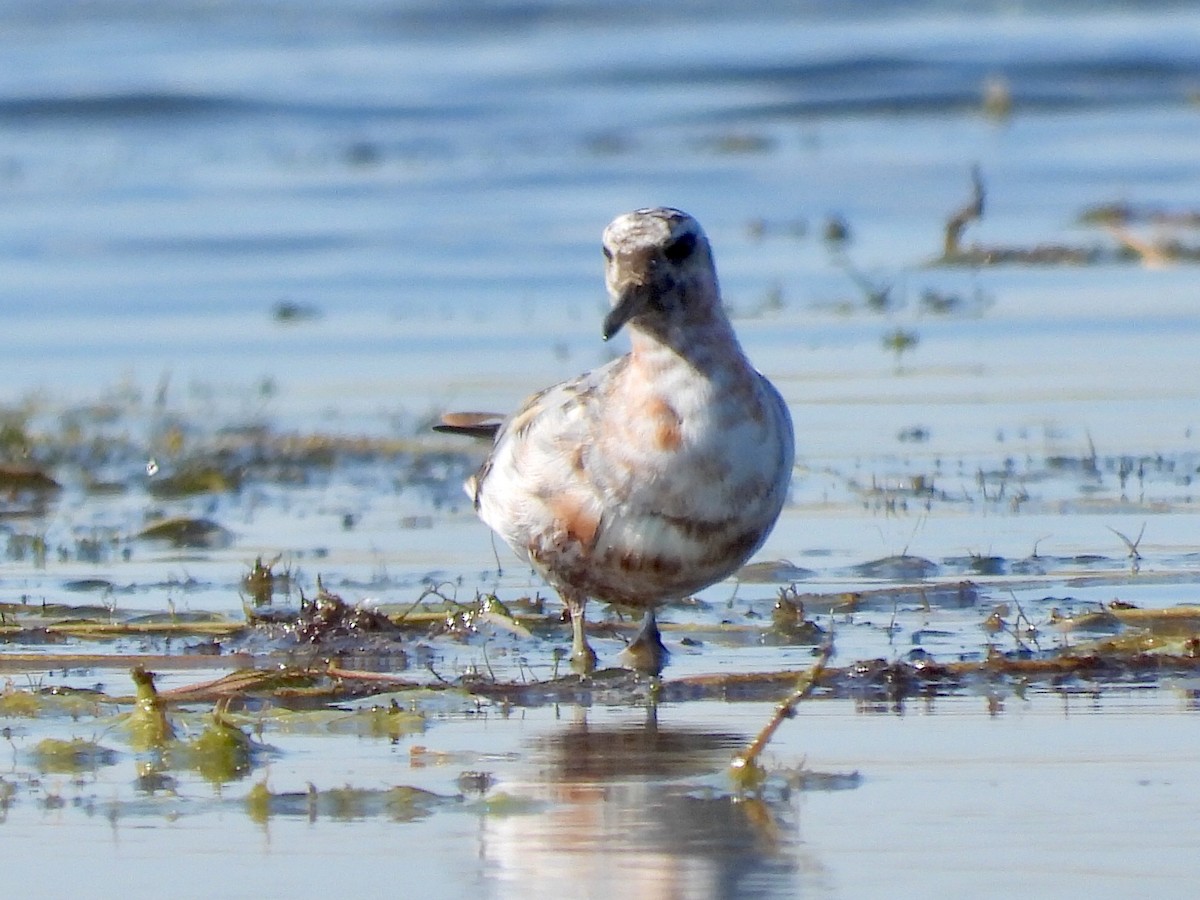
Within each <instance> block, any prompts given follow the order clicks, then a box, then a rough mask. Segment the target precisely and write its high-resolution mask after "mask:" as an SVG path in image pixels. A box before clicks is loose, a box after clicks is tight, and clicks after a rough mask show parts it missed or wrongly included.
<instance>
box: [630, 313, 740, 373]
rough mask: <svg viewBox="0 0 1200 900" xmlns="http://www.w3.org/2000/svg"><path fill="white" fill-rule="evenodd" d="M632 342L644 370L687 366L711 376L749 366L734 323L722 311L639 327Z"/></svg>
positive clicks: (635, 360) (635, 359) (632, 331)
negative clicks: (735, 332)
mask: <svg viewBox="0 0 1200 900" xmlns="http://www.w3.org/2000/svg"><path fill="white" fill-rule="evenodd" d="M630 342H631V344H632V353H631V357H632V362H633V364H634V365H635V366H637V367H639V368H641V369H643V371H649V372H653V371H655V370H666V369H671V368H675V367H678V366H687V367H689V368H691V369H694V370H695V371H696V372H697V373H698V374H701V375H705V376H708V375H712V374H715V373H717V372H721V371H724V370H728V369H730V368H734V369H742V368H745V367H747V366H748V365H749V363H748V362H747V361H746V357H745V354H743V353H742V347H741V345H740V344H739V343H738V339H737V336H736V335H735V334H734V333H733V326H732V325H730V324H729V319H728V318H726V317H725V315H724V313H723V312H720V311H714V312H712V313H709V314H708V315H705V316H703V317H698V316H692V317H691V318H689V319H687V320H685V321H679V322H665V323H663V324H662V325H661V326H659V327H654V328H646V327H642V326H635V327H633V328H631V329H630Z"/></svg>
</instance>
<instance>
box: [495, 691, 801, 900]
mask: <svg viewBox="0 0 1200 900" xmlns="http://www.w3.org/2000/svg"><path fill="white" fill-rule="evenodd" d="M744 744H745V738H744V736H742V735H739V734H734V733H731V732H721V731H706V730H700V729H697V728H695V727H691V728H683V727H674V726H664V725H662V724H660V723H659V721H658V717H657V712H656V710H655V709H653V708H651V710H650V711H649V712H648V714H647V718H646V721H645V722H628V721H626V722H622V723H618V724H611V725H609V724H605V725H594V724H590V723H589V722H588V720H587V714H586V713H585V712H583V711H582V710H580V711H579V712H578V713H577V718H576V720H575V721H574V722H572V723H571V724H570V725H568V726H567V727H566V728H564V729H562V730H560V731H558V732H556V733H554V734H550V735H548V736H544V737H542V738H540V739H539V740H538V741H537V743H536V745H535V747H534V750H533V761H534V763H535V765H536V768H537V776H538V777H537V779H536V782H537V783H535V784H528V785H526V784H522V785H519V786H517V785H509V788H510V789H511V790H513V791H514V792H517V793H520V794H522V795H528V796H533V797H539V798H543V799H545V800H547V801H548V807H547V809H546V811H545V812H542V813H539V814H536V815H529V816H510V817H495V818H493V817H488V818H487V819H485V820H484V822H483V827H484V833H483V835H482V836H481V839H482V850H483V856H484V858H485V860H486V862H487V864H488V865H489V867H490V868H491V873H490V874H492V875H494V876H495V882H494V883H495V884H497V885H498V886H499V891H498V893H500V894H501V895H502V896H521V897H523V898H528V897H539V896H559V897H561V896H575V895H579V894H580V893H581V891H582V892H583V893H585V894H586V895H587V896H597V897H602V896H612V895H621V896H626V897H637V898H642V897H645V898H657V897H724V896H734V895H741V894H743V893H746V892H748V891H749V892H753V893H761V894H766V895H773V894H776V893H778V894H781V895H792V894H794V893H795V891H796V890H797V884H798V880H799V874H800V864H799V861H798V857H797V854H796V849H797V847H796V841H795V839H794V837H793V836H794V835H795V833H796V828H795V824H794V822H791V821H789V820H790V819H791V818H793V816H794V810H793V808H792V806H791V804H790V803H788V802H787V801H786V800H775V801H764V800H761V799H744V798H737V797H734V796H731V795H730V793H729V791H728V782H727V781H726V780H725V771H724V770H725V767H726V766H727V765H728V763H729V759H730V757H731V756H732V755H733V753H734V751H735V749H736V748H739V747H741V746H743V745H744Z"/></svg>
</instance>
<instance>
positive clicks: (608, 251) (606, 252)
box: [603, 247, 612, 262]
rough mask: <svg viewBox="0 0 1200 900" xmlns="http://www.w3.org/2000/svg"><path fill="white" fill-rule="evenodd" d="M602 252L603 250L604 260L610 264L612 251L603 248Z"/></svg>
mask: <svg viewBox="0 0 1200 900" xmlns="http://www.w3.org/2000/svg"><path fill="white" fill-rule="evenodd" d="M603 250H604V258H605V259H607V260H608V261H609V262H612V251H611V250H609V249H608V248H607V247H604V248H603Z"/></svg>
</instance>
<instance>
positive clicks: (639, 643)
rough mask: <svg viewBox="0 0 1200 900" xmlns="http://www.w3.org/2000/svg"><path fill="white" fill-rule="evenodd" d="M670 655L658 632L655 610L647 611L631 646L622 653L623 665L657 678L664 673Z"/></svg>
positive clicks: (630, 643)
mask: <svg viewBox="0 0 1200 900" xmlns="http://www.w3.org/2000/svg"><path fill="white" fill-rule="evenodd" d="M670 655H671V653H670V651H669V650H667V648H666V647H665V646H663V642H662V635H661V634H659V631H658V620H657V619H656V618H655V617H654V609H653V608H650V609H647V610H646V617H645V618H644V619H642V627H641V628H639V629H638V633H637V634H636V635H634V637H633V640H632V641H630V642H629V646H628V647H626V648H625V649H624V650H622V651H621V655H620V660H621V664H622V665H624V666H626V667H628V668H630V669H633V671H635V672H640V673H641V674H643V675H649V676H650V677H651V678H657V677H658V676H659V675H660V674H661V673H662V670H663V666H665V665H666V664H667V657H668V656H670Z"/></svg>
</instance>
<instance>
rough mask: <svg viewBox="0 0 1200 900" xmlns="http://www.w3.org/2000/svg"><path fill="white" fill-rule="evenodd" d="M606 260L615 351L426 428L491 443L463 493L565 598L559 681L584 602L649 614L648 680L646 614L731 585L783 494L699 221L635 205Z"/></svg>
mask: <svg viewBox="0 0 1200 900" xmlns="http://www.w3.org/2000/svg"><path fill="white" fill-rule="evenodd" d="M602 249H603V253H604V260H605V263H604V267H605V282H606V285H607V288H608V294H609V300H610V303H611V308H610V310H609V311H608V313H607V315H606V316H605V317H604V320H603V327H602V331H601V335H602V337H603V339H604V340H605V341H608V340H610V339H612V338H613V337H614V336H616V335H617V333H618V332H621V331H625V332H628V334H629V338H630V350H629V352H628V353H626V354H625V355H623V356H620V357H618V358H616V359H614V360H612V361H611V362H608V363H607V364H605V365H602V366H600V367H599V368H596V369H593V370H591V371H589V372H585V373H584V374H582V375H579V376H578V377H576V378H572V379H569V380H567V381H563V382H561V383H559V384H555V385H552V386H551V387H548V388H546V389H544V390H542V391H539V392H538V393H535V394H533V395H532V396H531V397H529V398H528V399H527V400H526V401H525V402H524V403H523V404H522V405H521V407H520V408H519V409H517V410H516V412H514V413H512V414H511V415H509V416H508V417H506V418H504V417H501V416H498V415H495V414H489V413H449V414H447V415H445V416H443V417H442V422H441V424H440V425H439V426H435V428H437V430H439V431H443V432H450V433H457V434H468V435H473V436H476V437H483V438H486V439H490V440H491V441H492V446H491V449H490V452H489V453H488V455H487V457H486V459H485V460H484V461H483V463H482V465H481V466H480V467H479V469H478V471H476V472H475V473H474V474H473V475H472V476H471V477H469V478H468V479H467V481H466V483H465V484H464V488H465V490H466V493H467V496H468V497H470V499H471V501H472V503H473V505H474V508H475V511H476V513H477V514H478V516H479V517H480V518H481V519H482V520H483V521H484V522H485V523H486V524H487V525H489V526H490V527H491V528H492V530H493V531H495V532H496V533H497V534H498V535H500V537H501V538H503V540H504V541H505V543H507V544H508V546H509V547H511V548H512V550H513V551H514V552H515V553H516V554H517V556H519V557H521V558H522V559H525V560H527V561H528V562H529V563H530V564H531V565H532V566H533V568H534V569H535V570H536V571H537V572H538V573H540V575H541V576H542V577H543V578H544V579H545V580H546V581H547V582H548V583H549V584H550V585H551V586H552V587H553V588H554V589H555V590H556V591H557V593H558V594H559V595H560V597H561V598H562V600H563V602H564V605H565V606H566V608H567V610H568V612H569V613H570V617H571V623H572V644H571V665H572V668H573V669H574V670H575V671H576V672H577V673H579V674H581V675H584V676H586V675H588V674H589V673H591V672H592V671H593V670H594V669H595V666H596V655H595V653H594V651H593V650H592V648H591V647H590V646H589V644H588V642H587V636H586V605H587V602H588V600H589V599H593V600H597V601H601V602H604V603H608V604H611V605H615V606H618V607H627V608H633V609H638V610H645V621H644V624H643V628H642V633H641V635H640V636H639V637H640V638H641V639H643V640H644V641H646V642H648V644H647V643H643V644H642V646H641V650H640V652H638V653H635V654H633V658H634V660H635V665H634V667H635V668H641V669H643V670H644V671H646V672H648V674H650V675H652V676H658V675H659V674H660V672H661V669H662V666H663V665H664V664H665V656H666V654H665V648H662V644H661V639H660V638H659V634H658V628H657V622H656V620H655V616H654V610H655V608H656V607H658V606H660V605H661V604H663V603H666V602H669V601H672V600H678V599H682V598H684V597H687V596H691V595H692V594H694V593H695V592H697V591H699V590H702V589H704V588H706V587H708V586H710V585H712V584H715V583H716V582H718V581H721V580H723V579H724V578H726V577H728V576H730V575H731V574H733V573H734V572H735V571H737V569H739V568H740V567H741V566H742V565H743V564H744V563H745V562H746V560H748V559H749V558H750V557H751V555H753V554H754V552H755V551H757V550H758V549H759V548H760V547H761V546H762V544H763V542H764V541H765V540H766V538H767V536H768V534H769V533H770V532H771V530H772V528H773V527H774V525H775V522H776V520H777V519H778V517H779V514H780V512H781V510H782V508H783V506H784V504H785V501H786V499H787V496H788V493H789V490H790V485H791V477H792V469H793V467H794V435H793V427H792V419H791V415H790V414H789V412H788V407H787V404H786V403H785V402H784V400H783V397H782V396H781V395H780V393H779V391H778V390H777V389H776V388H775V386H774V385H772V384H771V382H770V381H768V380H767V378H766V377H765V376H764V375H762V374H761V373H760V372H758V371H757V370H756V369H755V368H754V367H753V365H751V363H750V361H749V360H748V359H747V357H746V354H745V353H744V351H743V350H742V347H741V344H740V343H739V342H738V339H737V336H736V334H735V333H734V330H733V326H732V324H731V323H730V320H729V317H728V315H727V313H726V310H725V307H724V304H723V301H722V298H721V292H720V288H719V285H718V281H717V273H716V268H715V265H714V262H713V253H712V248H711V245H710V243H709V240H708V237H707V236H706V235H705V233H704V230H703V229H702V228H701V227H700V223H699V222H697V221H696V219H694V218H692V216H690V215H688V214H687V213H684V212H682V211H680V210H678V209H673V208H670V207H648V208H643V209H637V210H634V211H633V212H629V213H625V214H623V215H620V216H618V217H617V218H615V219H614V220H613V221H612V222H611V223H609V225H608V226H607V227H606V228H605V229H604V233H603V236H602ZM647 646H648V647H649V649H646V648H647Z"/></svg>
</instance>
